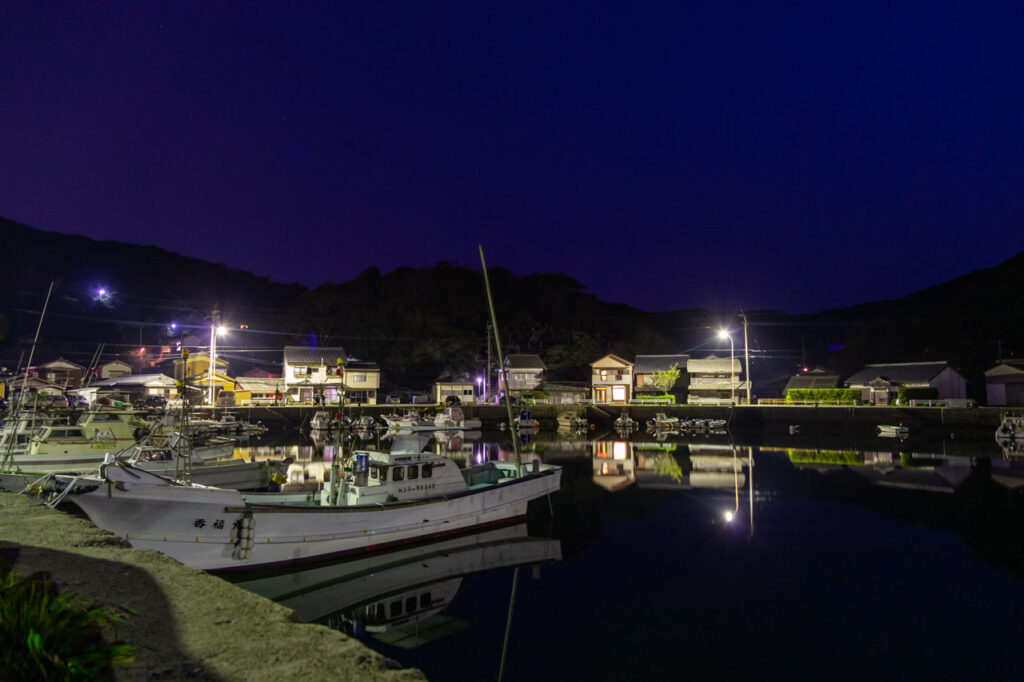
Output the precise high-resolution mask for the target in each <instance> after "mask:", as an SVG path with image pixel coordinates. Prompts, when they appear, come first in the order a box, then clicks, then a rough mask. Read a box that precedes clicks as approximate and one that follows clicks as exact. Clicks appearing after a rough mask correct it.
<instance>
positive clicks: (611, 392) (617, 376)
mask: <svg viewBox="0 0 1024 682" xmlns="http://www.w3.org/2000/svg"><path fill="white" fill-rule="evenodd" d="M590 398H591V400H593V401H594V403H595V404H602V405H624V404H626V403H628V402H629V401H630V400H632V399H633V363H632V362H630V361H629V360H623V359H622V358H620V357H619V356H618V355H612V354H611V353H609V354H608V355H606V356H604V357H603V358H601V359H600V360H596V361H594V362H592V363H590Z"/></svg>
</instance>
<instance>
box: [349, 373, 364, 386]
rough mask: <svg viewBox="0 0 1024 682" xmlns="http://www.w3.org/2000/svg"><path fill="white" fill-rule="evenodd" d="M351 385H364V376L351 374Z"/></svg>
mask: <svg viewBox="0 0 1024 682" xmlns="http://www.w3.org/2000/svg"><path fill="white" fill-rule="evenodd" d="M352 383H353V384H365V383H366V375H365V374H353V375H352Z"/></svg>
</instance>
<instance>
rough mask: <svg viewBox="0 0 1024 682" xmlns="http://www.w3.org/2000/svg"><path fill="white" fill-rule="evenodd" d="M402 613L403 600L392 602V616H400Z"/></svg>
mask: <svg viewBox="0 0 1024 682" xmlns="http://www.w3.org/2000/svg"><path fill="white" fill-rule="evenodd" d="M401 615H402V600H401V599H399V600H398V601H393V602H391V617H392V618H398V617H399V616H401Z"/></svg>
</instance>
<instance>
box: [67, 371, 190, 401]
mask: <svg viewBox="0 0 1024 682" xmlns="http://www.w3.org/2000/svg"><path fill="white" fill-rule="evenodd" d="M70 392H71V393H74V394H77V395H80V396H82V397H83V398H85V400H87V401H88V402H89V404H90V405H92V404H94V403H95V402H96V399H97V398H99V397H101V396H110V397H113V398H116V399H117V400H125V401H128V402H133V403H134V402H139V401H140V400H142V399H144V398H147V397H149V396H162V397H164V398H166V399H167V400H173V399H174V398H177V397H178V389H177V384H176V382H175V381H174V379H172V378H171V377H169V376H167V375H166V374H128V375H124V376H115V377H110V378H108V379H97V380H96V381H93V382H90V384H89V385H88V386H85V387H82V388H79V389H76V390H74V391H70Z"/></svg>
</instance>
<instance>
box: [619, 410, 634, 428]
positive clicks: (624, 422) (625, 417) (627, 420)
mask: <svg viewBox="0 0 1024 682" xmlns="http://www.w3.org/2000/svg"><path fill="white" fill-rule="evenodd" d="M615 428H616V430H618V431H625V430H629V429H635V428H637V422H636V420H635V419H633V418H632V417H630V416H629V413H627V412H623V413H622V414H620V415H619V416H618V417H616V418H615Z"/></svg>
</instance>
